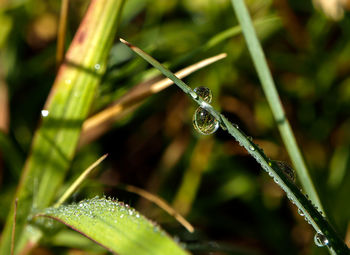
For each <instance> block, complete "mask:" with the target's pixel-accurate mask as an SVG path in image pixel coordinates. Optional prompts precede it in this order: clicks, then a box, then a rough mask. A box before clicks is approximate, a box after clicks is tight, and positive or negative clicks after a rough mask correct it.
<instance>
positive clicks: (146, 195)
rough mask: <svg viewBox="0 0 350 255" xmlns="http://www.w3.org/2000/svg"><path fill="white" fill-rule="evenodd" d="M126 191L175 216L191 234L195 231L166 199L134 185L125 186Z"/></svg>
mask: <svg viewBox="0 0 350 255" xmlns="http://www.w3.org/2000/svg"><path fill="white" fill-rule="evenodd" d="M124 188H125V190H127V191H129V192H132V193H135V194H138V195H139V196H141V197H143V198H146V199H147V200H149V201H151V202H153V203H155V204H156V205H158V206H159V207H160V208H162V209H163V210H164V211H166V212H167V213H168V214H169V215H171V216H173V217H174V218H175V219H176V220H177V221H178V222H179V223H180V224H181V225H182V226H184V227H185V228H186V229H187V230H188V231H189V232H191V233H192V232H193V231H194V227H193V226H192V225H191V223H189V222H188V221H187V220H186V219H185V218H184V217H183V216H182V215H181V214H180V213H179V212H178V211H176V210H175V209H174V208H172V207H171V206H170V205H169V204H168V203H167V202H165V200H164V199H162V198H160V197H158V196H156V195H154V194H152V193H150V192H148V191H146V190H143V189H140V188H138V187H135V186H132V185H125V187H124Z"/></svg>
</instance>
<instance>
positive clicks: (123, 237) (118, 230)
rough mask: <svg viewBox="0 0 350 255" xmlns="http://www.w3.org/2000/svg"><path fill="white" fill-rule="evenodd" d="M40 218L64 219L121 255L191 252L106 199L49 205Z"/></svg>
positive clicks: (63, 221) (122, 204)
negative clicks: (55, 205)
mask: <svg viewBox="0 0 350 255" xmlns="http://www.w3.org/2000/svg"><path fill="white" fill-rule="evenodd" d="M36 217H39V219H40V218H42V217H49V218H52V219H54V220H57V221H60V222H62V223H64V224H65V225H67V226H69V227H70V228H72V229H74V230H76V231H78V232H80V233H81V234H83V235H85V236H87V237H88V238H90V239H91V240H93V241H95V242H96V243H98V244H100V245H101V246H103V247H105V248H106V249H108V250H109V251H111V252H114V253H117V254H120V255H135V254H137V255H143V254H145V255H147V254H149V255H151V254H152V255H157V254H159V255H163V254H167V255H172V254H174V255H175V254H189V253H188V252H186V251H185V250H183V249H182V248H181V247H180V246H179V245H178V244H177V243H176V242H175V241H174V240H172V239H171V238H170V236H169V235H167V234H166V233H165V232H164V231H163V230H162V229H161V228H160V227H159V226H158V225H156V224H154V223H152V222H150V221H149V220H148V219H146V218H145V217H144V216H142V215H141V214H140V213H139V212H137V211H136V210H135V209H133V208H131V207H129V206H128V205H126V204H124V203H121V202H117V201H112V200H110V199H106V198H98V197H95V198H92V199H87V200H83V201H81V202H79V203H77V204H71V205H62V206H60V207H57V208H48V209H46V210H45V211H44V212H43V213H40V214H38V215H36ZM36 217H35V218H36Z"/></svg>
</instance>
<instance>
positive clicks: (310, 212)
mask: <svg viewBox="0 0 350 255" xmlns="http://www.w3.org/2000/svg"><path fill="white" fill-rule="evenodd" d="M120 41H121V42H123V43H125V44H126V45H128V46H129V47H130V49H132V50H133V51H134V52H135V53H137V54H138V55H139V56H141V57H142V58H143V59H144V60H146V61H147V62H148V63H150V64H151V65H153V66H154V67H155V68H157V69H158V70H159V71H161V72H162V73H163V74H164V75H165V76H167V77H168V78H170V79H171V80H172V81H174V83H175V84H176V85H177V86H178V87H179V88H180V89H182V90H183V91H184V92H185V93H186V94H188V95H189V96H190V97H191V98H192V100H193V101H195V102H196V103H197V104H198V105H199V106H200V107H202V108H204V109H205V110H206V111H207V112H209V113H210V114H212V115H213V116H214V117H215V118H216V119H217V120H218V121H219V122H220V127H221V128H222V129H223V130H226V131H227V132H229V134H230V135H231V136H232V137H234V138H235V139H236V141H237V142H239V144H240V145H241V146H243V147H244V148H245V149H246V150H247V152H248V153H249V154H250V155H252V156H253V157H254V158H255V160H256V161H257V162H258V163H259V164H260V165H261V167H262V168H263V169H264V170H265V171H266V172H268V174H269V175H270V176H271V177H272V178H273V179H274V181H275V182H276V183H277V184H278V185H279V186H280V187H281V188H282V189H283V190H284V192H286V194H287V197H288V198H289V199H290V201H291V202H292V203H293V204H295V205H296V206H297V207H298V209H299V211H300V213H301V214H303V215H304V216H305V219H306V220H307V221H308V223H309V224H310V225H312V227H313V228H314V229H315V231H316V232H317V233H319V234H322V235H324V236H325V237H326V238H327V240H328V241H329V243H328V246H327V247H331V249H332V250H334V251H335V252H336V254H338V255H340V254H350V250H349V249H348V247H347V246H346V245H345V243H344V241H343V240H342V239H341V238H340V237H339V236H338V235H337V233H336V232H335V230H334V229H333V228H332V226H331V225H330V224H329V222H328V221H327V219H326V218H325V217H323V215H322V212H320V211H318V209H317V207H316V206H315V205H314V204H313V203H312V202H311V201H310V200H309V199H308V198H307V197H306V196H305V195H304V194H303V193H302V192H301V190H300V189H299V188H298V187H297V186H296V184H295V183H294V182H292V181H291V180H290V178H289V177H288V176H287V175H285V174H284V171H283V169H281V166H280V165H278V164H276V163H275V162H274V161H272V160H270V159H269V158H268V157H267V156H266V155H265V154H264V152H263V150H262V149H261V148H260V147H259V146H258V145H257V144H255V143H254V142H253V141H252V139H251V138H249V137H248V136H247V135H245V134H244V132H243V131H241V130H240V129H239V127H238V125H236V124H232V123H231V122H230V121H229V120H227V119H226V117H225V116H223V115H222V114H220V113H218V112H217V111H216V110H215V109H214V108H213V107H212V106H211V105H210V104H208V103H207V102H205V101H204V100H203V99H202V98H201V97H199V96H198V95H197V94H196V93H195V92H194V91H193V90H192V89H191V88H190V87H189V86H188V85H186V84H185V83H184V82H183V81H181V80H180V79H178V78H177V77H176V76H175V75H174V74H173V73H172V72H171V71H169V70H168V69H167V68H165V67H164V66H162V65H161V64H160V63H159V62H158V61H157V60H155V59H154V58H153V57H151V56H150V55H148V54H147V53H145V52H144V51H142V50H141V49H139V48H137V47H135V46H133V45H132V44H130V43H129V42H127V41H125V40H124V39H120Z"/></svg>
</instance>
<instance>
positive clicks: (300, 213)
mask: <svg viewBox="0 0 350 255" xmlns="http://www.w3.org/2000/svg"><path fill="white" fill-rule="evenodd" d="M298 213H299V215H300V216H302V217H303V216H305V213H304V212H303V210H301V209H300V208H298Z"/></svg>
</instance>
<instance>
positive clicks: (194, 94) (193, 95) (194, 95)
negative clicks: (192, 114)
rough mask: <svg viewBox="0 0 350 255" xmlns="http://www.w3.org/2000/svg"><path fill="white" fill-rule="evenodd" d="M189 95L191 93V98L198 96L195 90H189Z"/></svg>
mask: <svg viewBox="0 0 350 255" xmlns="http://www.w3.org/2000/svg"><path fill="white" fill-rule="evenodd" d="M190 95H191V97H192V98H193V99H197V98H198V95H197V94H196V93H195V92H193V91H192V90H191V91H190Z"/></svg>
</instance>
